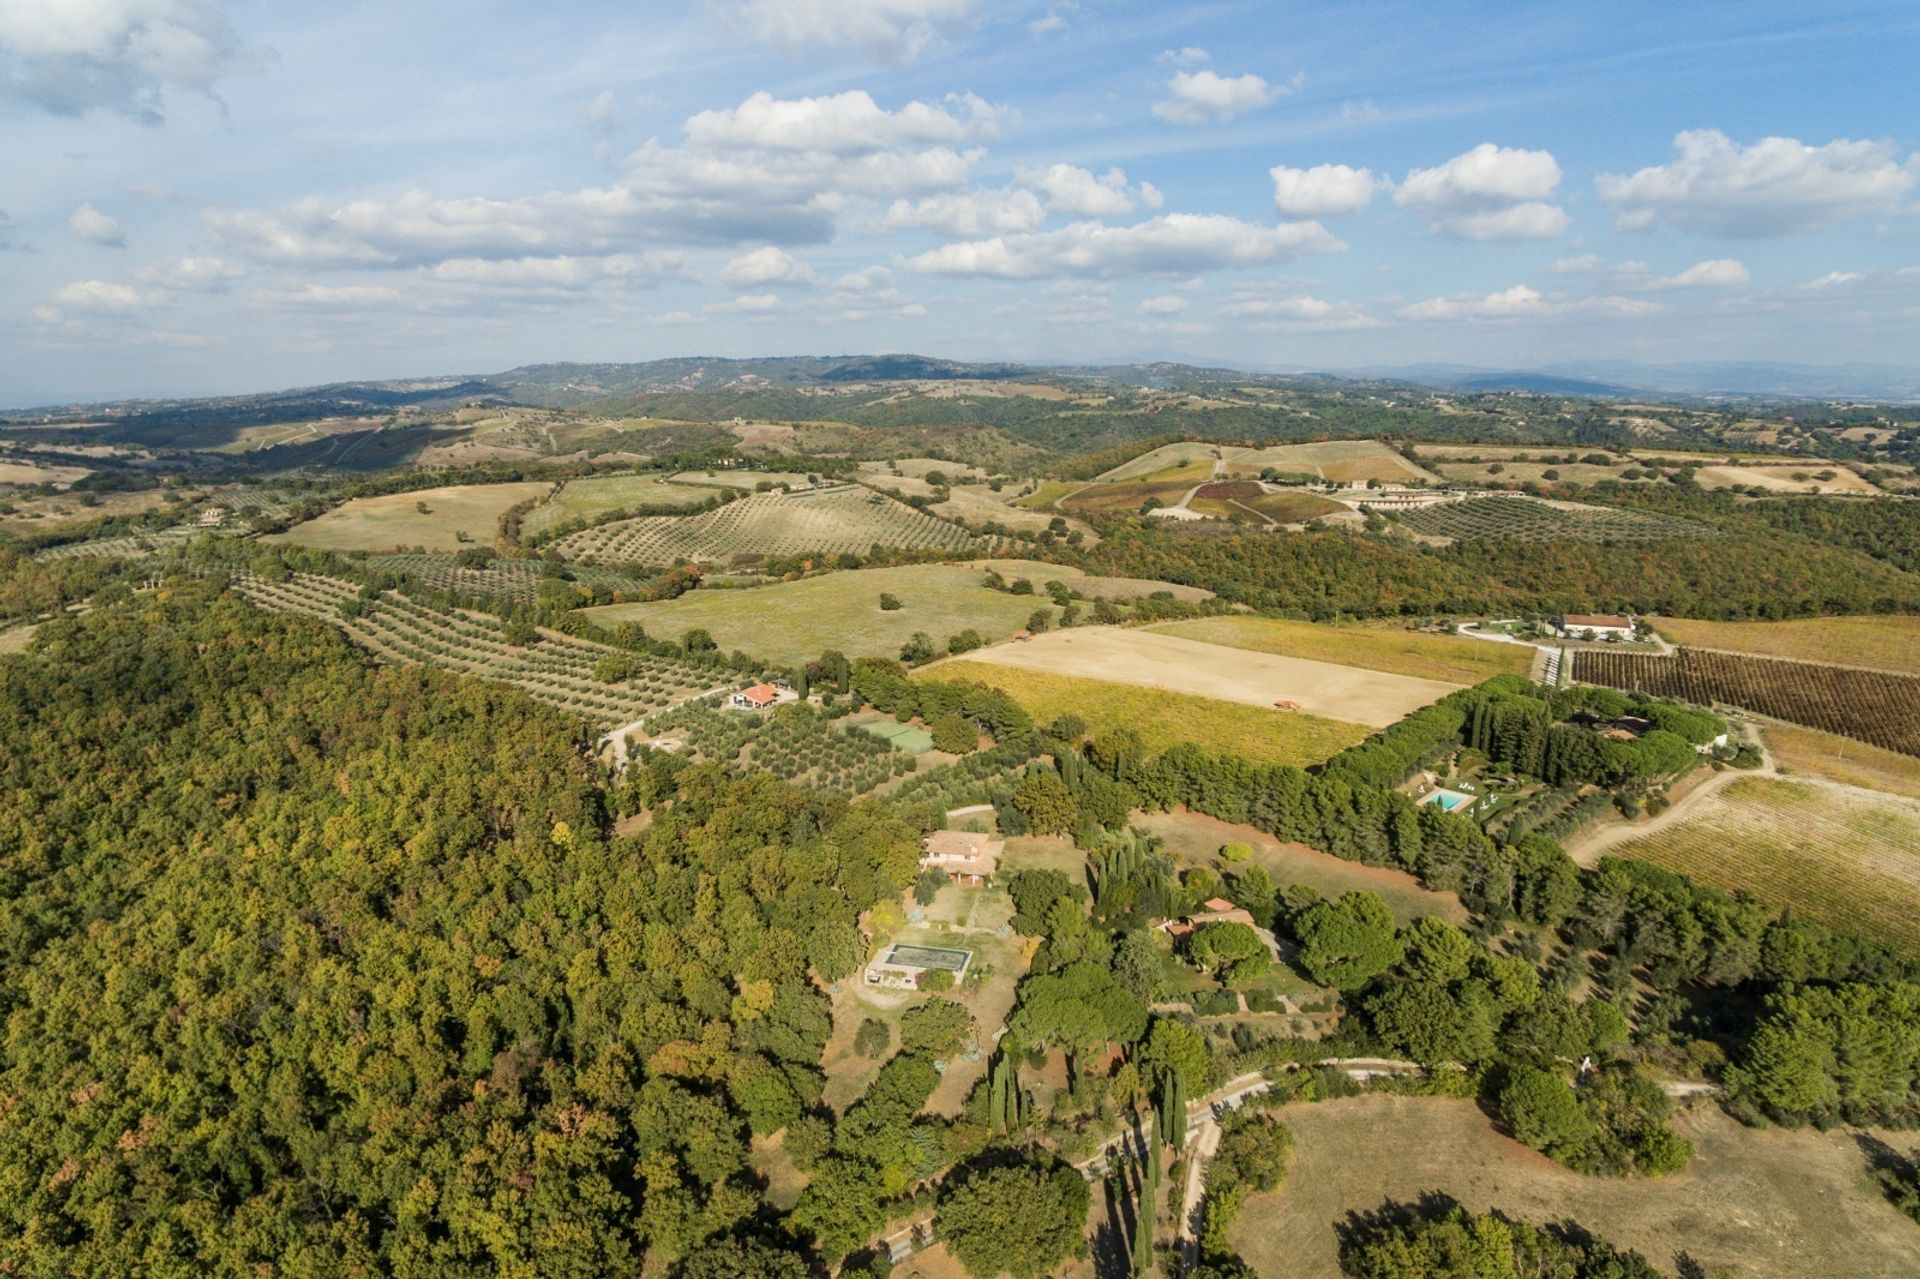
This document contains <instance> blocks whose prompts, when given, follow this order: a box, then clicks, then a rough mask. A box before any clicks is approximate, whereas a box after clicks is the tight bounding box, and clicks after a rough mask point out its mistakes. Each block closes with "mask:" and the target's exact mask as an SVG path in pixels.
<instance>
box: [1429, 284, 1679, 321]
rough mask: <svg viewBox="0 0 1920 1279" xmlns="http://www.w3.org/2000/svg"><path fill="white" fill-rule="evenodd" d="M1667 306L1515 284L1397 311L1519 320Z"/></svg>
mask: <svg viewBox="0 0 1920 1279" xmlns="http://www.w3.org/2000/svg"><path fill="white" fill-rule="evenodd" d="M1665 309H1666V308H1664V307H1662V306H1660V305H1659V304H1658V303H1655V302H1649V301H1647V300H1646V299H1644V298H1625V297H1618V296H1614V295H1608V296H1605V297H1593V298H1576V299H1567V298H1560V297H1548V296H1547V295H1545V294H1543V293H1541V292H1540V291H1539V290H1538V289H1535V288H1532V287H1531V286H1529V285H1525V284H1516V285H1514V286H1513V287H1512V288H1509V289H1502V290H1500V291H1499V292H1498V293H1488V294H1485V295H1476V294H1455V295H1453V296H1452V297H1444V298H1428V299H1427V300H1426V301H1424V302H1415V303H1412V304H1411V305H1408V306H1403V307H1401V308H1400V309H1399V310H1398V311H1395V312H1394V314H1395V315H1397V316H1398V317H1400V318H1401V319H1403V320H1516V319H1545V318H1548V317H1553V316H1582V315H1590V316H1603V317H1612V318H1633V317H1638V316H1646V315H1653V314H1656V313H1658V312H1660V311H1663V310H1665Z"/></svg>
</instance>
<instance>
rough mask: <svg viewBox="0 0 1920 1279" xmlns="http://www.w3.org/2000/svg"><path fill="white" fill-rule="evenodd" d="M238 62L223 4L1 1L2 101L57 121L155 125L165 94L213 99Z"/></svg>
mask: <svg viewBox="0 0 1920 1279" xmlns="http://www.w3.org/2000/svg"><path fill="white" fill-rule="evenodd" d="M239 58H240V44H239V41H238V40H237V39H236V38H235V36H234V34H233V28H232V27H231V25H230V24H229V23H228V21H227V12H226V6H225V5H224V4H223V3H221V0H5V3H0V95H4V96H6V97H12V98H16V99H19V100H21V101H23V102H26V103H29V104H31V105H33V106H35V107H38V108H40V109H41V110H44V111H49V112H52V113H54V114H56V115H80V114H82V113H84V112H86V111H89V110H93V109H95V108H103V109H108V110H117V111H124V112H126V113H128V114H130V115H133V116H135V117H137V118H139V119H142V120H145V121H147V122H148V123H157V122H159V121H160V120H161V118H162V115H163V107H164V105H165V98H166V94H167V91H168V90H172V89H181V90H186V91H188V92H192V93H206V94H210V93H211V92H212V91H213V85H214V83H215V81H216V80H218V79H219V78H220V76H221V75H222V74H223V73H224V72H226V71H227V70H229V69H230V68H232V67H233V66H234V65H235V63H236V62H237V61H238V60H239Z"/></svg>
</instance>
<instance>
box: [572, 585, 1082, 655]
mask: <svg viewBox="0 0 1920 1279" xmlns="http://www.w3.org/2000/svg"><path fill="white" fill-rule="evenodd" d="M985 579H986V574H985V572H984V571H983V570H982V569H979V568H969V567H967V566H965V565H960V564H914V565H908V566H904V567H900V568H870V569H858V570H854V571H851V572H845V573H826V574H823V575H821V576H819V577H808V578H802V579H801V580H799V581H797V582H780V583H777V584H775V585H772V586H759V587H753V588H751V589H746V590H699V591H690V592H688V593H687V594H685V595H682V596H680V597H679V598H678V599H672V600H660V601H658V602H655V603H649V604H609V605H605V606H603V607H600V608H591V609H588V610H586V613H587V616H588V617H590V618H592V619H593V620H594V621H596V622H598V623H600V624H601V625H602V626H612V625H614V624H616V623H619V622H625V621H635V622H639V623H640V624H641V625H642V626H644V627H646V628H647V631H648V633H649V634H652V635H658V636H661V637H662V638H667V639H678V638H679V637H680V636H682V635H684V634H685V633H686V632H687V631H689V630H691V629H693V628H695V627H699V628H701V629H704V630H706V631H708V632H710V633H711V634H712V635H713V637H714V640H715V641H716V642H717V643H718V644H719V645H720V647H721V648H723V649H726V650H728V651H732V650H734V649H739V650H741V651H743V652H747V653H751V654H753V655H754V656H755V657H758V658H762V659H764V660H767V661H771V662H778V663H781V664H783V665H796V664H798V663H800V662H804V661H807V660H808V659H810V658H815V657H818V656H820V654H821V653H823V652H825V651H826V650H828V649H838V650H839V651H841V652H842V653H845V654H846V655H847V656H849V657H895V656H898V655H899V652H900V646H901V645H903V644H905V643H906V642H907V641H908V640H909V639H911V638H913V634H914V632H916V631H925V632H926V633H927V634H928V635H931V636H932V637H933V639H934V643H936V644H937V645H940V646H941V647H943V648H944V647H945V645H946V642H947V637H948V636H950V635H953V634H955V633H957V632H959V631H963V630H966V629H968V628H972V629H974V630H977V631H979V632H980V633H981V634H982V635H983V636H985V637H987V638H988V639H989V640H997V639H1004V638H1006V637H1007V636H1008V635H1010V634H1012V633H1013V632H1014V631H1017V630H1020V629H1022V628H1023V627H1025V626H1026V624H1027V619H1028V618H1029V617H1031V616H1032V615H1033V612H1034V610H1035V609H1041V608H1044V609H1046V610H1047V612H1048V614H1049V615H1050V616H1051V617H1054V618H1057V617H1058V616H1059V610H1058V609H1056V608H1054V607H1053V606H1052V604H1051V603H1050V602H1049V601H1048V599H1047V597H1046V596H1044V595H1009V594H1007V593H1006V592H1004V591H994V590H989V589H988V588H987V587H986V586H984V585H982V583H983V582H984V581H985ZM1036 585H1037V584H1036ZM882 594H887V595H892V596H893V597H894V598H896V599H898V600H899V601H900V604H901V607H899V608H897V609H893V610H886V609H882V608H881V607H880V596H881V595H882Z"/></svg>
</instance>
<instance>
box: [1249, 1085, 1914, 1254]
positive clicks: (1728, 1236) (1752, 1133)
mask: <svg viewBox="0 0 1920 1279" xmlns="http://www.w3.org/2000/svg"><path fill="white" fill-rule="evenodd" d="M1279 1114H1280V1117H1281V1118H1282V1119H1284V1120H1285V1121H1286V1122H1287V1124H1288V1125H1289V1126H1290V1127H1291V1128H1292V1129H1293V1134H1294V1155H1293V1166H1292V1168H1291V1169H1290V1170H1289V1171H1288V1173H1287V1179H1286V1181H1285V1182H1284V1183H1282V1185H1281V1187H1280V1189H1279V1190H1278V1191H1276V1192H1274V1193H1272V1194H1267V1195H1256V1196H1254V1197H1253V1199H1252V1200H1251V1201H1250V1202H1249V1203H1248V1204H1247V1206H1246V1209H1245V1210H1244V1211H1243V1212H1241V1214H1240V1216H1239V1218H1238V1219H1237V1220H1236V1222H1235V1224H1234V1227H1233V1230H1232V1232H1231V1238H1232V1240H1233V1242H1234V1244H1235V1245H1236V1247H1237V1248H1238V1249H1239V1251H1240V1253H1241V1255H1242V1256H1244V1257H1245V1258H1246V1259H1247V1261H1248V1263H1249V1264H1250V1265H1251V1266H1252V1267H1253V1270H1254V1273H1256V1274H1258V1275H1261V1276H1263V1279H1280V1277H1281V1276H1285V1277H1286V1279H1337V1276H1339V1274H1340V1265H1339V1241H1338V1238H1337V1236H1336V1234H1335V1230H1336V1228H1337V1227H1338V1226H1339V1225H1340V1224H1341V1223H1342V1222H1344V1221H1345V1220H1346V1219H1347V1217H1348V1215H1349V1214H1351V1213H1368V1212H1374V1211H1377V1210H1379V1209H1380V1208H1382V1207H1384V1206H1386V1204H1387V1203H1389V1202H1390V1201H1391V1202H1392V1203H1396V1204H1406V1205H1411V1204H1414V1203H1416V1202H1418V1201H1419V1200H1420V1198H1421V1197H1422V1196H1424V1195H1428V1194H1434V1195H1440V1196H1445V1197H1446V1198H1448V1199H1451V1200H1454V1201H1457V1202H1458V1203H1459V1204H1460V1205H1462V1206H1463V1207H1465V1208H1467V1209H1469V1210H1470V1211H1474V1212H1487V1211H1489V1210H1498V1211H1500V1212H1503V1213H1506V1214H1508V1215H1510V1216H1514V1217H1521V1218H1525V1219H1528V1220H1531V1221H1535V1222H1541V1223H1546V1222H1557V1221H1573V1222H1577V1223H1579V1225H1580V1226H1582V1227H1584V1228H1585V1229H1587V1230H1590V1231H1592V1232H1593V1233H1594V1234H1595V1235H1597V1236H1599V1237H1600V1238H1602V1239H1605V1240H1607V1241H1608V1242H1610V1243H1612V1244H1614V1245H1616V1246H1618V1247H1621V1248H1632V1249H1637V1250H1638V1251H1640V1252H1641V1253H1643V1254H1645V1256H1646V1257H1647V1259H1648V1260H1649V1261H1651V1262H1653V1264H1654V1265H1655V1266H1656V1267H1658V1268H1659V1269H1660V1271H1661V1272H1662V1273H1663V1274H1670V1273H1673V1272H1674V1271H1676V1270H1679V1271H1680V1273H1683V1274H1684V1273H1695V1274H1718V1273H1731V1274H1737V1275H1747V1276H1763V1275H1846V1276H1848V1277H1849V1279H1893V1277H1894V1276H1907V1275H1913V1274H1920V1229H1916V1228H1915V1226H1914V1224H1913V1222H1912V1221H1910V1220H1908V1219H1907V1218H1906V1217H1904V1216H1902V1215H1901V1214H1900V1212H1899V1211H1898V1210H1896V1209H1895V1208H1894V1207H1892V1206H1891V1205H1890V1204H1888V1203H1887V1202H1886V1200H1885V1199H1884V1198H1883V1197H1882V1196H1881V1194H1880V1191H1879V1189H1878V1187H1877V1186H1875V1185H1874V1183H1873V1180H1872V1178H1871V1176H1870V1174H1869V1173H1868V1171H1867V1163H1866V1157H1865V1155H1864V1154H1863V1153H1862V1152H1861V1149H1860V1147H1859V1145H1858V1144H1857V1142H1856V1140H1855V1135H1854V1134H1853V1133H1851V1132H1844V1131H1838V1130H1836V1131H1833V1132H1824V1133H1823V1132H1819V1131H1817V1130H1814V1129H1811V1128H1807V1129H1799V1130H1793V1129H1785V1128H1766V1129H1748V1128H1743V1127H1741V1126H1740V1125H1739V1124H1737V1123H1735V1122H1734V1121H1733V1120H1732V1119H1729V1118H1727V1117H1726V1116H1725V1115H1724V1114H1722V1113H1721V1112H1720V1111H1719V1110H1717V1109H1713V1108H1710V1107H1706V1106H1699V1107H1696V1108H1694V1109H1693V1110H1690V1111H1688V1112H1685V1113H1683V1114H1681V1115H1680V1116H1679V1117H1678V1118H1677V1119H1676V1121H1675V1126H1676V1127H1677V1128H1678V1129H1679V1130H1680V1133H1681V1135H1682V1136H1684V1137H1686V1138H1687V1139H1688V1140H1690V1141H1692V1142H1693V1144H1694V1149H1695V1152H1696V1153H1695V1156H1694V1160H1693V1163H1692V1164H1691V1166H1689V1167H1688V1168H1687V1169H1686V1171H1684V1172H1680V1173H1677V1174H1674V1175H1672V1176H1668V1177H1661V1178H1658V1179H1657V1180H1656V1179H1651V1178H1632V1179H1622V1178H1610V1177H1587V1176H1583V1175H1581V1174H1580V1173H1577V1172H1573V1171H1571V1170H1569V1169H1567V1168H1563V1167H1561V1166H1560V1165H1559V1164H1556V1163H1554V1162H1552V1161H1551V1160H1549V1159H1547V1158H1546V1157H1545V1156H1544V1155H1539V1154H1536V1153H1534V1152H1533V1151H1531V1150H1529V1149H1527V1148H1526V1147H1524V1146H1522V1145H1520V1144H1519V1143H1518V1142H1515V1141H1513V1140H1511V1139H1509V1138H1507V1137H1504V1136H1502V1135H1501V1134H1500V1133H1498V1132H1496V1131H1495V1129H1494V1127H1493V1124H1492V1122H1491V1121H1490V1120H1489V1119H1488V1118H1487V1117H1486V1116H1485V1115H1484V1114H1482V1113H1481V1111H1480V1110H1479V1108H1478V1107H1477V1106H1475V1105H1474V1103H1473V1102H1470V1101H1455V1100H1451V1099H1443V1098H1416V1097H1354V1098H1348V1099H1346V1100H1343V1101H1329V1102H1320V1103H1305V1104H1295V1105H1291V1106H1287V1107H1284V1108H1283V1109H1282V1110H1281V1111H1280V1112H1279ZM1884 1139H1885V1140H1887V1141H1888V1142H1889V1143H1890V1144H1892V1145H1894V1146H1896V1147H1897V1148H1899V1149H1902V1150H1905V1149H1907V1148H1908V1147H1910V1146H1912V1145H1913V1141H1912V1136H1911V1134H1907V1133H1893V1134H1885V1135H1884ZM1683 1253H1684V1254H1685V1255H1686V1256H1687V1257H1689V1258H1691V1259H1692V1260H1693V1263H1694V1265H1695V1266H1697V1269H1692V1270H1689V1269H1685V1268H1682V1267H1680V1266H1678V1265H1677V1264H1676V1263H1677V1259H1678V1257H1679V1256H1680V1255H1681V1254H1683Z"/></svg>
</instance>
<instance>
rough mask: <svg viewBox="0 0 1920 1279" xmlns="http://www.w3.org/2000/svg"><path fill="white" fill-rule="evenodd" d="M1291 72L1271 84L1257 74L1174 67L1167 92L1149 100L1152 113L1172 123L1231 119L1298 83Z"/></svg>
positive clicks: (1284, 92)
mask: <svg viewBox="0 0 1920 1279" xmlns="http://www.w3.org/2000/svg"><path fill="white" fill-rule="evenodd" d="M1300 84H1301V78H1300V77H1299V76H1295V77H1294V78H1293V80H1292V81H1290V82H1289V83H1287V84H1273V83H1271V82H1269V81H1267V80H1266V79H1265V78H1263V77H1261V76H1257V75H1254V74H1253V73H1252V72H1248V73H1247V74H1246V75H1238V76H1223V75H1220V74H1218V73H1216V72H1213V71H1176V72H1174V73H1173V79H1171V80H1169V81H1167V93H1168V94H1169V95H1170V96H1168V97H1166V98H1163V99H1161V100H1160V101H1159V102H1156V103H1154V104H1153V113H1154V114H1155V115H1157V116H1159V117H1160V118H1161V119H1162V120H1166V121H1169V122H1170V123H1173V124H1205V123H1207V122H1208V121H1219V120H1232V119H1234V118H1235V117H1237V116H1243V115H1245V114H1246V113H1247V112H1249V111H1255V110H1258V109H1259V108H1261V107H1264V106H1266V105H1267V104H1268V103H1269V102H1272V101H1274V100H1275V99H1276V98H1279V97H1282V96H1284V95H1285V94H1288V93H1291V92H1293V90H1295V89H1297V88H1299V87H1300Z"/></svg>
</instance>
